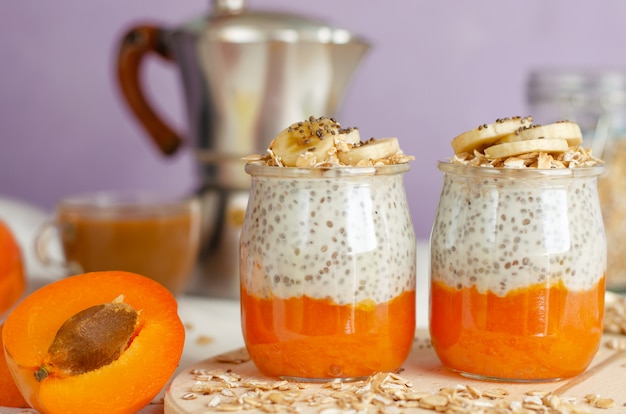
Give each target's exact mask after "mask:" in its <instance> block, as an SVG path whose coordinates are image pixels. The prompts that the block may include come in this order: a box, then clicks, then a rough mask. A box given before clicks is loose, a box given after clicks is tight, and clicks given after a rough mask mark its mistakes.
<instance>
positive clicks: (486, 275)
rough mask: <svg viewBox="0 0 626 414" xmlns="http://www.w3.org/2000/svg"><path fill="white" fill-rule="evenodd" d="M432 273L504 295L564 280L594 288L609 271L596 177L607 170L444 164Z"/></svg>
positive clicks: (454, 284) (449, 281)
mask: <svg viewBox="0 0 626 414" xmlns="http://www.w3.org/2000/svg"><path fill="white" fill-rule="evenodd" d="M440 169H441V170H442V171H444V183H443V188H442V191H441V196H440V200H439V207H438V209H437V214H436V217H435V222H434V224H433V231H432V235H431V274H432V278H433V280H442V281H443V282H445V283H446V284H447V285H449V286H451V287H458V288H462V287H470V286H474V285H475V286H476V287H477V289H478V290H479V291H480V292H486V291H492V292H494V293H496V294H498V295H502V296H503V295H505V294H506V293H507V292H509V291H511V290H514V289H518V288H523V287H526V286H529V285H534V284H537V283H547V284H554V283H558V282H559V281H562V282H563V283H564V284H565V286H566V287H567V288H568V289H571V290H584V289H588V288H591V287H592V286H593V285H594V284H596V283H597V282H598V281H599V280H600V279H601V278H602V277H603V276H604V274H605V269H606V240H605V235H604V227H603V222H602V215H601V211H600V206H599V202H598V195H597V187H596V180H597V176H598V174H599V173H600V172H601V171H602V169H601V168H598V167H595V168H585V169H582V168H581V169H579V171H576V172H574V171H572V170H564V171H563V170H543V171H541V170H516V171H515V170H508V171H505V170H500V171H495V170H494V169H488V168H484V167H467V166H459V165H453V164H448V163H440Z"/></svg>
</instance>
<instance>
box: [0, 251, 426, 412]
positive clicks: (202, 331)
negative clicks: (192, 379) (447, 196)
mask: <svg viewBox="0 0 626 414" xmlns="http://www.w3.org/2000/svg"><path fill="white" fill-rule="evenodd" d="M51 280H54V279H50V278H42V277H38V276H32V277H30V280H29V283H30V290H34V289H36V288H38V287H40V286H42V285H43V284H46V283H49V282H50V281H51ZM416 302H417V315H416V318H417V320H416V325H417V328H425V327H427V326H428V244H427V241H420V242H418V248H417V297H416ZM178 304H179V315H180V318H181V320H182V321H183V323H184V324H185V326H186V338H185V346H184V349H183V355H182V357H181V360H180V364H179V367H178V369H177V370H176V372H175V373H174V375H173V376H172V378H174V377H176V375H178V374H179V373H180V372H182V371H183V370H185V369H186V368H187V367H189V366H191V365H194V364H195V363H197V362H199V361H202V360H204V359H207V358H209V357H212V356H214V355H218V354H220V353H223V352H226V351H229V350H232V349H236V348H240V347H242V346H244V342H243V336H242V333H241V325H240V309H239V301H238V300H236V299H220V298H209V297H203V296H193V295H183V296H181V297H180V298H179V299H178ZM162 398H163V391H161V393H160V394H159V395H158V396H157V398H156V399H155V400H154V403H153V404H150V405H149V406H147V407H145V408H144V409H143V410H141V411H140V413H141V414H162V413H163V405H162V403H161V401H162ZM5 413H6V414H15V413H36V411H34V410H31V409H15V408H6V407H0V414H5Z"/></svg>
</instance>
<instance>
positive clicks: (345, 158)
mask: <svg viewBox="0 0 626 414" xmlns="http://www.w3.org/2000/svg"><path fill="white" fill-rule="evenodd" d="M399 152H400V144H399V143H398V139H397V138H381V139H373V138H372V139H370V140H369V141H365V142H362V143H359V144H357V145H355V146H353V147H352V148H351V149H350V150H349V151H338V152H337V158H339V161H341V162H342V163H343V164H346V165H358V164H363V163H368V164H369V163H371V162H372V161H375V160H379V159H382V158H387V157H390V156H392V155H394V154H397V153H399Z"/></svg>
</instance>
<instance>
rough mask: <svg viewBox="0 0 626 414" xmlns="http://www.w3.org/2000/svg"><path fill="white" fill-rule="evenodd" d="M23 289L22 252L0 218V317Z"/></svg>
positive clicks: (20, 294) (15, 300)
mask: <svg viewBox="0 0 626 414" xmlns="http://www.w3.org/2000/svg"><path fill="white" fill-rule="evenodd" d="M25 289H26V277H25V275H24V262H23V260H22V252H21V250H20V247H19V245H18V243H17V241H16V239H15V237H14V236H13V233H12V232H11V230H10V229H9V227H8V226H7V225H6V223H4V222H3V221H2V220H0V319H1V318H2V316H3V315H4V313H5V312H6V311H8V310H9V309H10V308H11V307H12V306H13V305H15V303H16V302H17V301H18V299H19V298H20V297H21V296H22V294H23V293H24V290H25Z"/></svg>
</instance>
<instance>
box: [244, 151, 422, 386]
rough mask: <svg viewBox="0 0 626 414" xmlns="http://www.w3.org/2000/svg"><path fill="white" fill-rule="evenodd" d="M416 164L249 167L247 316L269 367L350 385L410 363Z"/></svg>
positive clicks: (249, 338) (262, 362) (255, 348)
mask: <svg viewBox="0 0 626 414" xmlns="http://www.w3.org/2000/svg"><path fill="white" fill-rule="evenodd" d="M408 169H409V166H408V165H407V164H398V165H384V166H376V167H336V168H280V167H275V166H267V165H265V163H264V162H251V163H248V164H247V165H246V172H248V174H250V176H251V178H252V186H251V189H250V198H249V204H248V208H247V211H246V216H245V220H244V225H243V229H242V233H241V239H240V259H241V260H240V276H241V314H242V315H241V316H242V329H243V335H244V339H245V343H246V347H247V349H248V352H249V354H250V356H251V358H252V360H253V362H254V363H255V365H256V366H257V367H258V368H259V370H260V371H261V372H263V373H264V374H266V375H269V376H273V377H279V378H284V379H293V380H301V381H328V380H331V379H343V380H349V379H358V378H363V377H367V376H369V375H372V374H374V373H376V372H380V371H393V370H396V369H398V368H400V366H401V365H402V364H403V362H404V360H405V359H406V357H407V356H408V354H409V351H410V349H411V345H412V342H413V336H414V330H415V272H416V245H415V234H414V230H413V225H412V223H411V218H410V214H409V209H408V205H407V200H406V194H405V190H404V184H403V176H404V173H405V172H406V171H408Z"/></svg>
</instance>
